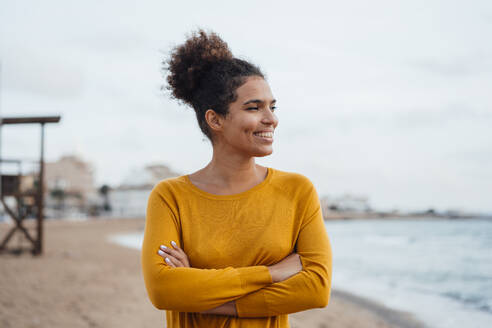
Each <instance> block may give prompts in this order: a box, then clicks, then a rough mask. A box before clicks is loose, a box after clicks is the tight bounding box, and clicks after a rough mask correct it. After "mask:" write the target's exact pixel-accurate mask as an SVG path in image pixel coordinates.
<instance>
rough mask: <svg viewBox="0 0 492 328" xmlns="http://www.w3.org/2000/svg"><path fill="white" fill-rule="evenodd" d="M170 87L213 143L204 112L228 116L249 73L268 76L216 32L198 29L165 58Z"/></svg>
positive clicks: (164, 69)
mask: <svg viewBox="0 0 492 328" xmlns="http://www.w3.org/2000/svg"><path fill="white" fill-rule="evenodd" d="M163 71H164V72H169V74H168V76H167V82H168V85H167V87H166V89H167V90H169V91H170V92H171V97H172V98H174V99H177V100H179V101H181V102H183V103H184V104H186V105H189V106H191V107H192V108H193V109H194V110H195V113H196V117H197V120H198V125H199V127H200V129H201V130H202V132H203V133H204V134H205V135H206V136H207V137H208V139H209V140H210V141H211V142H212V144H213V139H212V133H211V131H210V128H209V126H208V124H207V121H206V120H205V112H206V111H207V110H208V109H213V110H214V111H215V112H216V113H217V114H219V115H221V116H223V117H225V116H227V114H228V113H229V105H230V104H231V103H232V102H234V101H235V100H236V99H237V94H236V90H237V88H239V87H240V86H241V85H243V84H244V83H245V82H246V78H247V77H249V76H259V77H262V78H265V76H264V74H263V73H262V72H261V71H260V69H259V67H257V66H255V65H253V64H251V63H249V62H247V61H245V60H242V59H238V58H235V57H234V56H233V55H232V53H231V51H230V50H229V47H228V45H227V43H226V42H224V41H223V40H222V39H221V38H220V37H219V36H218V35H217V34H216V33H214V32H209V33H206V32H205V31H204V30H202V29H199V30H198V31H197V32H193V33H192V34H191V36H190V37H188V39H187V40H186V42H185V43H183V44H181V45H179V46H176V47H175V48H174V49H173V50H172V51H171V55H170V57H169V59H167V60H165V61H163Z"/></svg>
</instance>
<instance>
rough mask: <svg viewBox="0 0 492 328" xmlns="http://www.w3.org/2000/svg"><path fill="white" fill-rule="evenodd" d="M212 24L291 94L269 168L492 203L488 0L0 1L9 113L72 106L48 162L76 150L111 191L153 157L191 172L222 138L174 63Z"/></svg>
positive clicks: (3, 106) (19, 134)
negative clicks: (195, 104)
mask: <svg viewBox="0 0 492 328" xmlns="http://www.w3.org/2000/svg"><path fill="white" fill-rule="evenodd" d="M200 27H201V28H205V29H208V30H212V31H215V32H216V33H218V34H219V35H220V36H221V37H222V38H223V39H224V40H225V41H226V42H227V43H228V44H229V47H230V48H231V50H232V52H233V54H234V55H235V56H237V57H240V58H243V59H246V60H250V61H251V62H253V63H255V64H257V65H259V66H260V67H261V69H262V70H263V71H264V72H266V75H267V80H268V82H269V84H270V86H271V89H272V91H273V94H274V96H275V98H276V99H277V100H278V104H277V110H276V115H277V116H278V118H279V125H278V127H277V129H276V131H275V141H274V143H273V149H274V150H273V153H272V154H271V155H270V156H267V157H263V158H257V159H256V162H257V163H259V164H262V165H266V166H270V167H274V168H277V169H280V170H285V171H290V172H298V173H301V174H303V175H305V176H307V177H308V178H309V179H311V181H312V182H313V183H314V185H315V187H316V188H317V191H318V194H319V195H320V196H325V195H326V196H331V197H337V196H340V195H343V194H346V193H349V194H352V195H356V196H365V197H368V198H369V202H370V204H371V205H372V207H374V208H376V209H401V210H425V209H428V208H435V209H437V210H465V211H480V212H488V213H492V129H491V126H492V96H491V94H492V92H491V90H492V42H490V40H492V2H490V1H468V2H465V1H444V0H443V1H433V0H426V1H422V0H416V1H378V0H376V1H343V2H342V1H302V2H299V1H268V2H267V1H255V0H252V1H247V2H232V1H181V2H179V1H172V2H170V1H162V0H161V1H123V0H119V1H92V0H88V1H66V0H65V1H49V0H45V1H34V0H33V1H22V0H20V1H6V0H0V63H1V72H0V115H1V116H3V117H8V116H46V115H60V116H61V117H62V118H61V121H60V123H59V124H52V125H48V126H47V127H46V148H45V149H46V153H45V154H46V160H47V161H55V160H57V159H59V158H60V157H61V156H63V155H70V154H77V155H79V156H81V157H82V158H83V159H84V160H86V161H88V162H90V163H92V165H93V167H94V172H95V178H96V183H97V185H102V184H110V185H113V186H116V185H118V184H120V183H121V182H122V181H123V180H124V179H125V178H128V175H131V174H132V173H131V172H132V171H133V170H135V169H139V168H142V167H144V166H145V165H148V164H155V163H162V164H166V165H168V166H169V167H171V168H172V169H173V170H174V171H176V172H177V173H180V174H188V173H192V172H194V171H196V170H198V169H200V168H202V167H204V166H206V165H207V163H208V162H209V161H210V159H211V156H212V147H211V145H210V143H209V142H208V141H206V140H205V137H204V136H203V135H202V133H201V132H200V129H199V128H198V124H197V122H196V118H195V114H194V112H193V110H192V109H191V108H189V107H186V106H183V105H179V104H178V103H177V102H176V101H174V100H172V99H170V98H169V97H168V95H167V94H166V93H165V92H163V91H162V90H161V87H162V86H163V85H164V84H165V79H164V77H163V75H162V72H161V62H162V61H163V60H165V59H166V58H167V55H168V53H169V51H170V50H171V49H172V48H173V47H174V46H175V45H178V44H180V43H182V42H183V41H184V40H185V38H186V36H187V35H189V33H190V32H192V31H194V30H196V29H198V28H200ZM39 136H40V129H39V127H38V126H22V127H20V126H19V127H16V128H14V127H12V126H5V127H4V128H3V129H2V148H1V153H2V157H4V158H27V159H33V160H36V159H37V158H38V157H39V142H40V141H39V139H40V138H39Z"/></svg>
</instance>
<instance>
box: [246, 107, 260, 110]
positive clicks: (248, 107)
mask: <svg viewBox="0 0 492 328" xmlns="http://www.w3.org/2000/svg"><path fill="white" fill-rule="evenodd" d="M246 109H247V110H250V109H256V110H258V107H248V108H246Z"/></svg>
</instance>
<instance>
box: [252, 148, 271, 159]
mask: <svg viewBox="0 0 492 328" xmlns="http://www.w3.org/2000/svg"><path fill="white" fill-rule="evenodd" d="M272 153H273V149H271V150H270V151H262V152H255V153H254V155H253V156H254V157H265V156H268V155H271V154H272Z"/></svg>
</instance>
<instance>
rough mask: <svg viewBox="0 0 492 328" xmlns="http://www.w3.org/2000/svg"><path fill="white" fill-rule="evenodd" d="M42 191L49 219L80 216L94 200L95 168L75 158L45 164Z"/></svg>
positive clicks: (67, 157)
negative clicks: (77, 214)
mask: <svg viewBox="0 0 492 328" xmlns="http://www.w3.org/2000/svg"><path fill="white" fill-rule="evenodd" d="M44 188H45V195H46V196H45V197H46V198H45V206H46V208H47V211H46V213H47V215H48V216H49V214H50V213H52V215H53V216H67V215H68V216H73V215H75V213H79V214H80V215H82V214H83V213H86V212H87V209H88V206H89V204H90V202H91V201H92V200H93V199H94V198H96V197H97V190H96V188H95V186H94V168H93V167H92V165H91V164H89V163H88V162H85V161H83V160H82V159H81V158H79V157H78V156H75V155H66V156H62V157H61V158H60V159H59V160H58V161H56V162H47V163H46V164H45V173H44ZM69 213H70V214H69Z"/></svg>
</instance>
